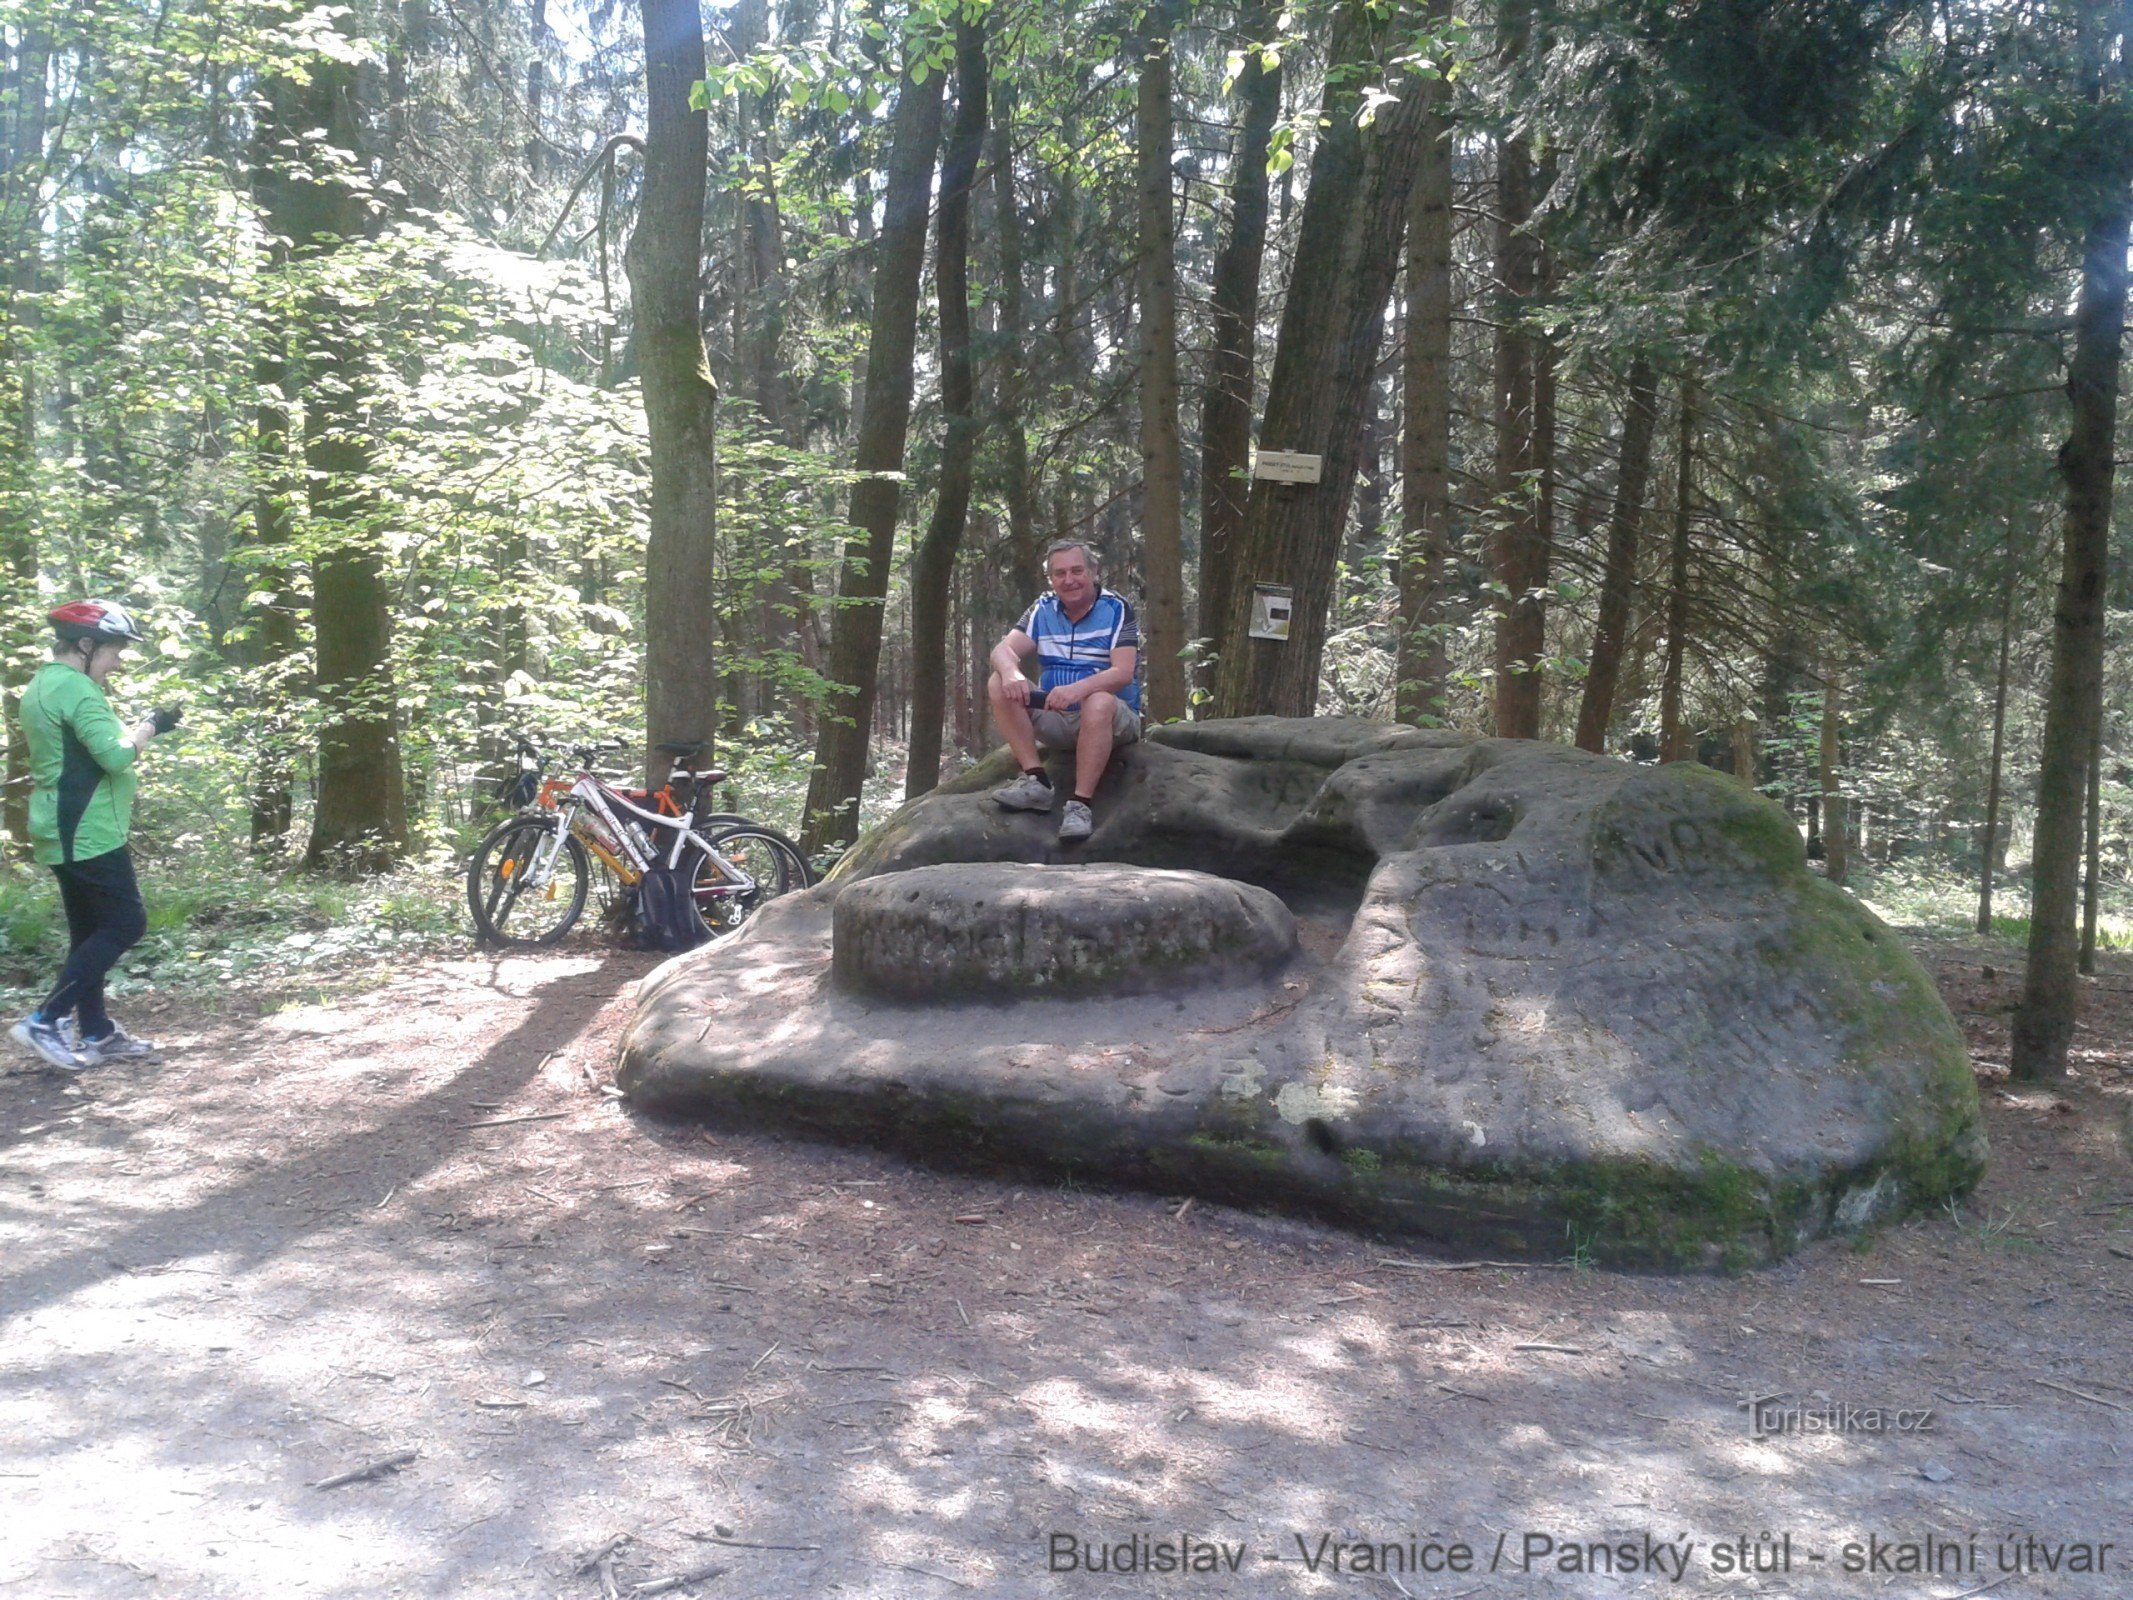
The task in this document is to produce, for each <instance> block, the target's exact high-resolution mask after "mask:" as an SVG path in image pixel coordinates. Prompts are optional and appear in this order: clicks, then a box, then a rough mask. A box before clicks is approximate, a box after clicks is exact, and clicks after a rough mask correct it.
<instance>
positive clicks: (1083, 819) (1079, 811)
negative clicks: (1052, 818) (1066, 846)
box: [1059, 800, 1096, 841]
mask: <svg viewBox="0 0 2133 1600" xmlns="http://www.w3.org/2000/svg"><path fill="white" fill-rule="evenodd" d="M1095 827H1096V818H1095V817H1094V816H1092V815H1091V814H1090V812H1089V808H1088V805H1087V803H1086V802H1084V801H1080V800H1069V801H1068V802H1067V803H1066V810H1064V811H1062V812H1060V813H1059V837H1060V838H1062V839H1065V840H1068V841H1072V840H1075V839H1086V838H1087V837H1088V836H1089V834H1090V833H1091V832H1092V831H1093V830H1094V829H1095Z"/></svg>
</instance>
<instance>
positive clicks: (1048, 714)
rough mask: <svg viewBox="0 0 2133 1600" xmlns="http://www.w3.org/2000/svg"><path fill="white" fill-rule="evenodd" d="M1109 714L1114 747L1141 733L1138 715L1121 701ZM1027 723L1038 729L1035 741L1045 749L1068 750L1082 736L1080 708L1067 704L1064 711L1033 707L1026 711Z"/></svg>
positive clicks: (1126, 742) (1130, 740) (1129, 741)
mask: <svg viewBox="0 0 2133 1600" xmlns="http://www.w3.org/2000/svg"><path fill="white" fill-rule="evenodd" d="M1117 704H1118V709H1117V711H1116V712H1115V713H1113V715H1112V717H1111V743H1112V745H1113V747H1114V748H1115V747H1116V746H1118V745H1122V744H1131V743H1133V741H1134V740H1136V739H1138V738H1139V737H1140V736H1141V714H1140V713H1139V712H1138V711H1136V710H1134V709H1133V708H1132V707H1131V706H1129V705H1127V704H1126V702H1125V701H1123V700H1121V701H1119V702H1118V703H1117ZM1029 720H1030V726H1031V727H1033V728H1035V729H1036V730H1037V743H1038V744H1039V745H1040V746H1042V747H1043V748H1044V749H1046V750H1071V749H1073V748H1074V746H1075V743H1076V742H1077V741H1078V740H1079V739H1080V738H1081V707H1080V706H1078V705H1077V706H1069V707H1068V708H1067V709H1066V710H1064V711H1047V710H1045V709H1044V708H1043V707H1041V706H1032V707H1031V708H1030V713H1029Z"/></svg>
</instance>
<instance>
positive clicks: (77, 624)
mask: <svg viewBox="0 0 2133 1600" xmlns="http://www.w3.org/2000/svg"><path fill="white" fill-rule="evenodd" d="M48 617H49V620H50V622H51V624H52V629H53V631H54V632H55V633H57V634H58V635H59V637H60V638H61V639H63V640H65V641H66V642H67V643H68V644H73V643H74V642H76V641H77V640H81V639H92V640H94V641H95V642H96V643H98V644H111V643H118V644H146V643H147V642H148V635H147V634H145V633H143V632H141V630H140V628H139V626H138V625H137V624H136V623H135V622H134V620H133V616H132V614H131V613H130V612H128V611H127V609H126V608H125V607H124V606H122V605H120V604H119V603H118V602H117V601H116V600H70V601H68V602H67V604H65V605H63V606H59V607H56V608H55V609H53V610H52V611H51V612H50V613H48Z"/></svg>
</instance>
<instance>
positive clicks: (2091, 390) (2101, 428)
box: [2009, 182, 2133, 1080]
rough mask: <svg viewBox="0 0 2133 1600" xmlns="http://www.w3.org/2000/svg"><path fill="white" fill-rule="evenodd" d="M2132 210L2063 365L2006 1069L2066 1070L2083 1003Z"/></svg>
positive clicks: (2111, 245)
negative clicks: (2090, 805)
mask: <svg viewBox="0 0 2133 1600" xmlns="http://www.w3.org/2000/svg"><path fill="white" fill-rule="evenodd" d="M2129 211H2133V200H2129V197H2128V195H2127V193H2126V190H2125V187H2124V184H2123V182H2121V184H2120V186H2119V188H2118V190H2117V192H2116V193H2115V194H2114V195H2113V196H2112V198H2111V203H2110V206H2109V208H2108V209H2107V210H2106V211H2105V213H2104V215H2103V216H2102V217H2100V218H2099V219H2098V220H2097V222H2096V224H2095V226H2094V227H2093V228H2092V229H2091V230H2090V232H2089V237H2088V242H2087V251H2086V253H2085V255H2084V258H2083V261H2082V271H2081V296H2080V300H2079V302H2078V303H2077V305H2076V307H2075V312H2074V357H2073V361H2072V364H2071V365H2070V366H2069V368H2068V370H2067V378H2066V391H2067V398H2068V400H2069V401H2070V402H2071V404H2072V409H2073V428H2072V431H2071V433H2070V434H2069V436H2068V438H2067V441H2066V443H2065V445H2063V446H2062V447H2061V448H2060V451H2059V475H2060V477H2061V478H2062V479H2064V480H2065V483H2066V492H2067V498H2066V521H2065V531H2064V534H2063V536H2062V540H2061V552H2060V567H2059V594H2058V604H2057V605H2056V606H2055V607H2054V609H2053V613H2052V671H2051V685H2050V688H2049V689H2048V691H2047V693H2046V699H2045V712H2044V747H2043V760H2042V763H2041V768H2040V770H2039V772H2038V774H2037V831H2036V847H2035V849H2034V851H2033V852H2032V855H2031V861H2032V867H2031V877H2030V902H2029V904H2030V910H2029V964H2028V970H2027V973H2026V974H2025V976H2024V979H2023V986H2022V1002H2021V1005H2020V1006H2019V1007H2018V1008H2017V1009H2016V1011H2015V1015H2014V1028H2013V1050H2012V1053H2011V1057H2010V1061H2009V1071H2010V1074H2011V1076H2013V1077H2016V1078H2021V1079H2028V1080H2047V1079H2059V1078H2063V1077H2065V1076H2066V1052H2067V1046H2068V1045H2069V1044H2071V1043H2072V1041H2073V1036H2074V1019H2075V1013H2076V1010H2077V1009H2078V1006H2079V1002H2080V978H2079V975H2078V972H2077V964H2078V957H2079V935H2078V931H2077V927H2076V923H2077V920H2078V916H2079V906H2080V879H2081V847H2082V831H2083V830H2082V813H2083V801H2084V799H2085V797H2086V794H2087V791H2088V768H2089V765H2090V762H2091V759H2092V756H2093V753H2094V751H2095V748H2096V719H2097V716H2098V714H2099V710H2100V707H2101V704H2102V690H2101V685H2102V676H2103V623H2104V581H2105V569H2106V566H2107V564H2108V558H2109V554H2110V532H2111V491H2112V479H2113V475H2114V468H2115V462H2114V460H2113V455H2112V439H2113V434H2114V431H2115V429H2116V427H2117V424H2118V383H2119V369H2120V364H2121V361H2120V357H2121V352H2122V350H2123V347H2124V343H2125V324H2126V245H2127V233H2128V215H2129Z"/></svg>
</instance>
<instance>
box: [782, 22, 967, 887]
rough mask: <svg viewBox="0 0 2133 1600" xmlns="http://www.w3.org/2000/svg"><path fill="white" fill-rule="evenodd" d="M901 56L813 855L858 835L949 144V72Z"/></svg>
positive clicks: (819, 764)
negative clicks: (944, 132)
mask: <svg viewBox="0 0 2133 1600" xmlns="http://www.w3.org/2000/svg"><path fill="white" fill-rule="evenodd" d="M913 64H914V63H913V62H912V61H910V60H909V59H907V60H906V61H905V63H904V68H903V75H902V82H901V85H900V87H899V88H898V90H897V103H896V113H895V126H894V131H893V133H892V135H891V140H890V150H889V184H888V194H887V199H886V202H885V206H884V211H883V217H882V225H881V233H880V236H879V238H878V239H877V240H876V242H875V246H874V250H875V256H874V262H875V266H874V312H873V327H872V330H871V332H870V335H869V338H868V342H867V374H866V400H865V405H864V409H863V411H862V413H861V417H860V424H859V441H858V450H857V452H856V459H855V461H854V463H853V465H854V467H855V469H856V470H857V471H858V472H859V473H860V474H861V477H860V478H859V481H858V482H857V483H856V484H855V485H854V486H853V488H852V500H851V513H850V520H851V523H852V526H853V527H854V528H855V529H856V530H858V531H857V533H856V535H855V536H854V537H853V538H851V539H850V540H848V541H847V542H846V544H845V547H844V563H843V569H842V578H841V581H840V584H839V587H838V598H839V602H840V603H839V604H838V607H837V610H836V614H835V617H834V619H833V621H832V623H831V630H830V658H829V676H830V680H831V683H832V685H833V687H832V689H831V693H830V703H829V706H828V707H827V709H826V713H825V715H824V716H823V719H822V726H821V730H820V732H819V733H818V734H817V736H816V740H815V763H814V768H813V771H812V772H811V773H810V774H809V777H808V785H807V819H806V822H805V825H804V826H803V829H802V832H801V843H802V845H803V847H804V848H805V849H806V850H807V851H808V852H809V853H810V854H812V853H814V852H816V851H819V850H822V849H823V848H825V847H827V846H830V845H836V844H849V843H850V842H851V841H852V840H853V839H854V838H856V837H857V836H858V833H859V796H860V790H861V788H862V786H863V785H864V783H865V780H866V762H867V745H868V733H869V730H870V729H871V728H872V727H873V722H874V697H875V688H876V683H875V675H876V673H877V672H878V670H879V668H880V664H881V627H882V609H883V601H884V598H885V597H886V596H887V594H888V592H889V560H890V557H891V556H892V555H893V554H894V552H895V546H896V508H897V500H898V497H899V491H900V490H901V487H902V484H901V479H900V474H901V473H902V471H903V465H904V441H905V436H906V434H907V433H908V431H909V429H910V422H911V386H912V356H913V354H914V350H915V346H916V343H917V338H918V285H919V277H920V275H921V271H922V269H923V267H924V265H925V256H926V209H927V202H928V200H929V199H930V197H931V191H932V188H933V164H934V158H935V156H936V155H937V153H938V151H939V147H940V141H941V74H939V73H937V72H929V73H927V74H926V77H925V81H924V82H923V83H920V82H916V81H914V79H913V76H912V67H913Z"/></svg>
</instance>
